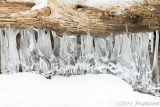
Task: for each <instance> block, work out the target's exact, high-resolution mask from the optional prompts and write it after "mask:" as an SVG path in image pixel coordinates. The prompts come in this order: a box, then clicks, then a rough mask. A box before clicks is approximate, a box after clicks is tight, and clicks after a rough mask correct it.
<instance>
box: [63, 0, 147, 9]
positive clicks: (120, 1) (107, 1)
mask: <svg viewBox="0 0 160 107" xmlns="http://www.w3.org/2000/svg"><path fill="white" fill-rule="evenodd" d="M60 1H61V2H64V3H71V4H82V5H87V6H91V7H95V8H99V9H102V10H105V9H106V8H108V7H110V6H111V5H112V6H120V8H121V9H122V10H124V7H128V6H130V5H132V4H134V3H144V1H145V0H60ZM120 8H119V9H120Z"/></svg>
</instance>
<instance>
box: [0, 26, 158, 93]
mask: <svg viewBox="0 0 160 107" xmlns="http://www.w3.org/2000/svg"><path fill="white" fill-rule="evenodd" d="M0 37H1V69H2V73H3V74H9V73H16V72H22V71H23V72H33V73H38V74H41V75H43V76H45V77H47V78H52V77H53V76H54V75H65V76H70V75H82V74H86V73H88V74H89V73H92V74H99V73H103V74H107V73H111V74H114V75H117V76H119V77H122V79H124V80H125V81H127V82H128V83H130V84H131V85H132V86H133V88H134V89H135V90H139V91H142V92H145V93H152V94H155V95H159V93H160V92H159V91H160V89H159V82H160V79H159V77H160V74H159V67H158V43H159V31H156V41H155V42H154V34H153V33H149V32H148V33H138V34H132V33H125V34H122V35H113V34H111V35H110V36H109V37H106V38H94V37H92V36H90V34H89V33H88V34H87V35H82V36H80V37H77V36H73V35H72V36H68V35H65V34H64V35H63V37H59V36H57V35H56V33H55V32H54V31H50V30H45V29H34V30H27V29H24V30H20V29H0ZM148 48H150V50H151V52H149V50H148ZM149 53H154V58H150V54H149ZM150 59H153V60H150ZM153 76H154V79H153Z"/></svg>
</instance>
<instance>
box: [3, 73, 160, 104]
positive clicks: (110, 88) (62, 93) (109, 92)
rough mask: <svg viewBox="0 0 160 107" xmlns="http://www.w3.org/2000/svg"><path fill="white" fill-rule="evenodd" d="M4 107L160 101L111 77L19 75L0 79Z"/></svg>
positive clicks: (103, 75) (101, 75)
mask: <svg viewBox="0 0 160 107" xmlns="http://www.w3.org/2000/svg"><path fill="white" fill-rule="evenodd" d="M144 102H145V104H146V105H141V104H144ZM126 103H128V105H124V104H126ZM140 103H141V104H140ZM147 103H148V104H149V103H150V104H151V103H152V105H148V104H147ZM0 107H160V98H157V97H153V96H150V95H146V94H140V93H138V92H134V91H133V90H132V88H131V87H130V85H128V84H127V83H126V82H124V81H123V80H121V79H120V78H118V77H115V76H113V75H109V74H99V75H91V74H90V75H80V76H71V77H63V76H55V77H54V78H53V79H51V80H47V79H45V78H44V77H42V76H40V75H38V74H31V73H19V74H11V75H0Z"/></svg>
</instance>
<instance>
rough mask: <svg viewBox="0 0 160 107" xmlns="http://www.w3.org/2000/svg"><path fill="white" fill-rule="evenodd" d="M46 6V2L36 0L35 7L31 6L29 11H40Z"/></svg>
mask: <svg viewBox="0 0 160 107" xmlns="http://www.w3.org/2000/svg"><path fill="white" fill-rule="evenodd" d="M47 5H48V0H36V1H35V6H33V7H32V9H31V10H36V9H41V8H44V7H47Z"/></svg>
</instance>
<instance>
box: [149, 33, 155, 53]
mask: <svg viewBox="0 0 160 107" xmlns="http://www.w3.org/2000/svg"><path fill="white" fill-rule="evenodd" d="M150 39H151V53H153V45H154V34H153V32H152V33H150Z"/></svg>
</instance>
